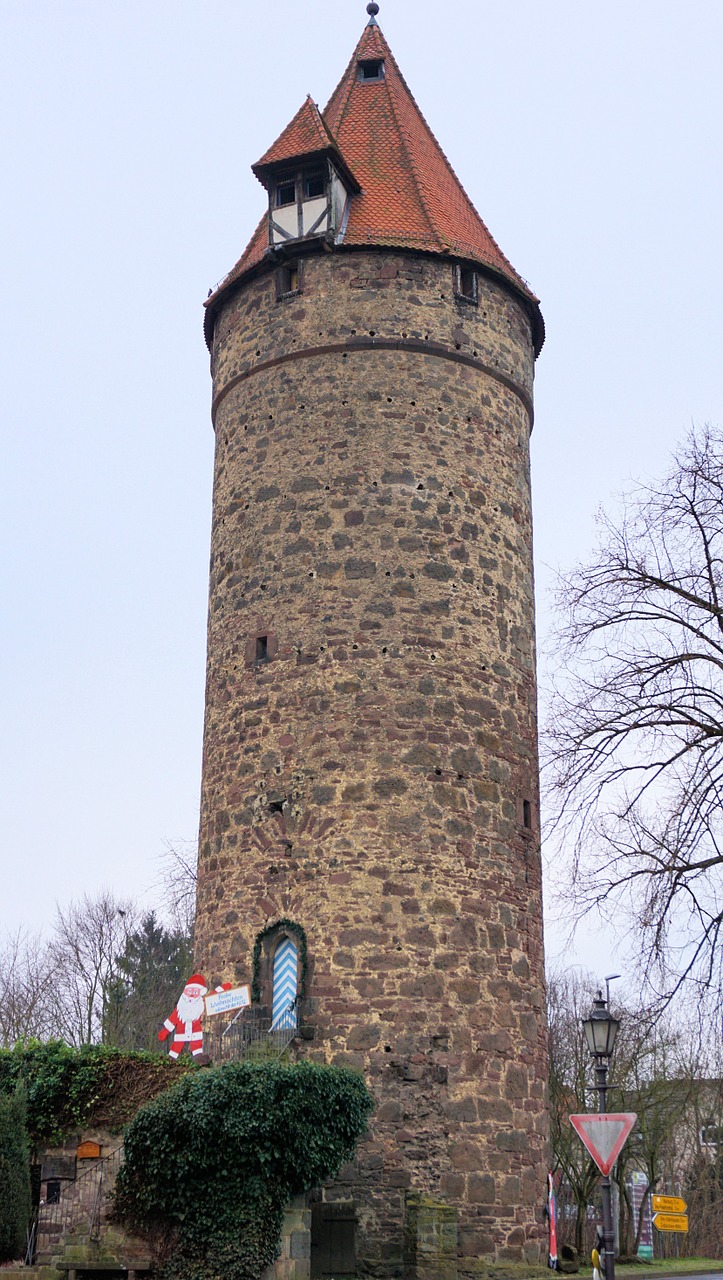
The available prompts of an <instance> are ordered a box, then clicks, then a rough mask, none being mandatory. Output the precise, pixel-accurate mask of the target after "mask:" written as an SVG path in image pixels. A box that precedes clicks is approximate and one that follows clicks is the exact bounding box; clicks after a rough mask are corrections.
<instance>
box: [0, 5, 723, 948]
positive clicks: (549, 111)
mask: <svg viewBox="0 0 723 1280" xmlns="http://www.w3.org/2000/svg"><path fill="white" fill-rule="evenodd" d="M364 10H365V4H364V2H363V0H316V2H315V3H313V4H312V3H305V4H302V3H298V2H297V0H294V2H293V3H292V0H275V3H274V4H273V5H270V4H252V3H251V0H203V2H202V0H174V2H173V3H170V0H143V3H140V2H139V0H123V3H122V4H112V3H109V2H108V0H63V2H62V3H59V0H1V3H0V121H2V124H1V125H0V135H1V138H2V146H1V151H0V155H1V156H2V170H1V171H2V176H3V180H4V181H3V187H4V196H3V199H2V203H1V205H0V241H1V243H2V247H3V251H2V266H3V269H2V273H1V274H0V288H1V289H2V311H1V313H0V314H1V315H2V325H3V336H2V344H1V346H0V358H1V360H2V373H1V376H0V420H1V421H2V429H3V433H4V437H5V444H4V449H3V461H4V465H3V467H2V469H1V477H2V478H1V481H0V483H1V484H2V493H1V495H0V519H1V520H2V602H3V606H4V610H3V613H4V618H3V625H2V661H1V662H0V698H1V700H2V709H3V717H2V723H3V733H2V739H1V741H0V750H1V751H2V761H1V762H0V778H1V779H2V795H3V805H2V826H1V830H2V839H3V845H4V849H3V870H4V875H3V879H2V886H3V888H2V894H1V895H0V927H3V926H7V927H14V926H15V925H16V924H18V923H20V922H27V923H28V924H29V925H31V926H32V927H36V928H37V927H42V926H43V925H44V924H45V923H47V922H48V921H49V920H50V918H51V917H52V914H53V908H54V902H55V900H56V899H59V900H61V901H65V900H67V899H68V898H69V897H71V896H77V895H79V894H80V893H81V892H83V891H84V890H87V891H89V892H91V893H93V892H95V891H97V890H98V889H99V888H100V887H101V886H103V885H109V886H111V887H112V888H113V889H115V890H116V891H117V892H118V893H133V894H142V893H146V892H148V891H149V890H150V889H151V886H152V885H153V882H154V880H155V879H156V877H157V874H158V865H157V859H158V856H159V854H160V853H161V852H162V850H163V847H164V842H165V841H166V840H174V839H193V838H194V836H195V834H196V827H197V813H198V803H199V776H200V756H201V729H202V715H203V685H204V662H205V625H206V593H207V564H208V550H209V546H208V544H209V529H210V503H211V466H212V445H213V437H212V431H211V425H210V420H209V399H210V381H209V376H208V360H207V353H206V350H205V347H204V343H203V337H202V332H201V323H202V308H201V303H202V301H203V299H204V298H205V296H206V293H207V292H208V288H209V286H210V285H212V284H215V283H216V281H217V280H218V279H220V278H221V277H222V276H223V275H224V274H225V272H226V271H227V270H228V269H229V268H230V267H231V266H232V265H233V263H234V262H235V261H236V259H237V258H238V256H239V255H240V253H241V250H242V249H243V247H244V246H245V244H246V241H247V240H248V238H249V236H250V234H251V232H252V230H253V228H254V227H255V225H256V222H257V219H258V217H259V216H260V214H261V212H262V210H263V207H264V195H263V192H262V190H261V188H260V187H259V185H258V183H257V182H256V180H255V179H254V177H253V175H252V174H251V172H250V168H249V166H250V165H251V163H252V162H253V161H254V160H256V159H257V158H258V156H259V155H261V154H262V152H263V151H264V150H265V149H266V147H267V146H268V144H269V143H270V142H271V141H272V140H273V139H274V138H275V137H276V136H277V134H278V133H279V132H280V131H281V129H282V128H283V127H284V125H285V124H286V123H287V122H288V120H289V119H290V118H291V116H292V115H293V114H294V112H295V111H296V110H297V108H298V107H299V106H300V104H301V102H302V100H303V98H304V96H305V94H306V93H307V92H310V93H311V94H312V96H313V98H314V99H315V101H318V102H319V103H320V104H321V105H322V106H323V105H324V103H325V102H326V100H327V98H328V96H329V94H330V92H331V90H332V89H333V87H334V85H335V84H336V82H337V80H338V79H339V77H340V76H341V74H342V72H343V70H344V68H345V66H346V63H347V61H348V59H349V57H350V55H351V52H352V49H353V47H354V45H355V43H356V41H357V39H358V37H359V35H360V34H361V30H362V27H363V25H364V23H365V22H366V14H365V11H364ZM379 20H380V22H381V25H382V27H383V30H384V32H385V35H386V36H387V38H388V40H389V41H390V44H391V46H392V48H393V50H394V52H395V54H396V57H397V60H398V61H399V63H400V65H401V68H402V70H403V72H404V74H405V76H406V78H407V80H408V82H409V84H410V87H411V89H412V91H413V93H414V94H415V96H416V98H417V101H418V102H419V104H420V107H421V109H422V111H423V112H424V114H425V116H426V117H427V119H428V121H429V123H430V124H431V126H432V128H433V130H434V132H435V133H436V135H437V137H438V139H439V141H440V142H441V144H442V146H443V148H444V149H445V151H446V152H447V154H448V156H449V157H450V159H451V161H452V164H453V165H454V167H455V169H456V171H457V173H458V175H459V177H460V178H461V180H462V182H463V184H464V185H465V187H466V189H467V191H468V192H469V194H470V195H471V197H472V199H473V201H474V203H475V204H476V206H477V208H478V210H479V211H480V213H481V215H482V217H483V218H484V219H485V221H486V222H487V224H488V226H489V228H490V230H491V231H492V233H493V235H494V236H495V237H496V238H497V240H498V241H499V243H500V244H501V246H502V248H503V250H504V251H505V253H506V254H507V256H508V257H509V258H510V259H511V261H512V262H513V264H514V265H515V267H516V268H517V269H518V270H519V271H520V272H521V273H522V274H523V275H524V276H525V277H526V278H527V279H528V280H529V281H530V282H531V284H532V285H533V287H534V288H535V290H536V291H537V293H538V294H539V296H540V298H541V299H542V308H543V312H544V315H545V319H546V323H547V333H548V338H547V342H546V344H545V347H544V349H543V352H542V355H541V358H540V360H539V362H538V374H537V390H536V410H537V419H536V427H535V432H534V436H533V448H534V460H533V466H534V470H533V478H534V493H535V511H536V552H537V573H538V588H539V594H540V630H541V632H543V633H544V631H545V629H546V627H547V622H548V619H547V616H546V605H545V587H546V583H547V581H549V576H550V575H549V570H548V566H556V565H569V564H570V562H571V560H572V559H573V558H574V557H576V556H577V555H578V554H580V555H584V554H585V552H586V550H587V549H589V547H590V544H591V541H592V537H593V525H592V517H593V514H594V512H595V510H596V508H597V506H598V505H599V504H600V502H609V501H610V498H611V494H613V493H614V492H616V491H617V490H619V489H620V487H621V486H622V484H623V483H624V482H625V480H626V479H627V478H628V477H630V476H639V475H651V474H656V473H659V472H660V471H662V470H663V469H664V467H665V465H666V460H667V454H668V452H669V450H670V449H671V448H672V447H673V445H674V444H675V442H676V441H677V440H678V439H680V437H681V436H682V435H683V434H684V433H685V432H686V431H687V429H688V427H689V425H690V424H691V422H692V421H693V420H695V421H714V422H718V423H720V422H721V421H723V405H722V391H721V368H720V367H721V294H722V293H723V288H722V285H723V278H722V277H723V268H722V266H721V261H722V258H721V244H720V241H721V232H720V224H721V209H722V208H723V199H722V196H723V192H722V190H721V187H722V185H723V180H722V177H721V174H722V172H723V170H722V168H721V156H720V138H721V123H722V121H721V115H722V113H721V99H722V98H723V90H722V88H721V86H722V83H723V78H722V77H721V69H720V50H721V39H722V37H723V6H721V5H720V2H719V0H688V3H687V4H685V5H683V4H682V3H680V0H675V2H673V0H655V2H653V0H632V2H631V0H607V3H605V4H604V5H597V6H595V5H591V4H582V3H580V0H549V2H548V3H547V4H545V3H541V2H540V0H506V2H505V3H502V0H485V2H484V3H483V2H482V0H447V2H446V3H444V4H442V3H439V4H435V3H432V0H382V3H381V12H380V15H379ZM556 936H557V935H556V934H555V933H554V932H553V933H552V934H551V948H550V949H551V950H552V951H553V952H554V950H555V949H556V947H557V945H558V944H557V942H556ZM579 954H580V957H581V958H582V959H583V960H585V961H586V962H587V963H590V964H592V965H593V966H594V967H596V968H597V969H598V971H599V972H603V971H606V970H607V967H608V964H609V961H610V948H609V946H608V944H607V943H606V942H605V941H604V940H598V941H597V943H595V944H594V945H592V944H591V945H589V946H587V947H586V946H585V945H584V944H582V943H581V944H580V950H579Z"/></svg>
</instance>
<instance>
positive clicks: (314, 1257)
mask: <svg viewBox="0 0 723 1280" xmlns="http://www.w3.org/2000/svg"><path fill="white" fill-rule="evenodd" d="M331 1276H333V1277H334V1280H344V1278H345V1277H351V1276H356V1214H355V1212H354V1204H353V1202H352V1201H341V1202H339V1203H333V1202H332V1203H328V1204H327V1203H325V1202H324V1201H319V1202H317V1203H316V1204H312V1206H311V1277H312V1280H325V1277H331Z"/></svg>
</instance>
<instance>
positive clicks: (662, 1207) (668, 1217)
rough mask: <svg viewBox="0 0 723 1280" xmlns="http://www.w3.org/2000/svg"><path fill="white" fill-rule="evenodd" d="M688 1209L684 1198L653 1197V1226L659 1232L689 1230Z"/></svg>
mask: <svg viewBox="0 0 723 1280" xmlns="http://www.w3.org/2000/svg"><path fill="white" fill-rule="evenodd" d="M687 1208H688V1206H687V1204H686V1202H685V1200H684V1199H683V1197H682V1196H653V1214H654V1217H653V1224H654V1226H655V1227H656V1228H657V1230H658V1231H683V1232H686V1231H687V1230H688V1215H687V1213H686V1209H687Z"/></svg>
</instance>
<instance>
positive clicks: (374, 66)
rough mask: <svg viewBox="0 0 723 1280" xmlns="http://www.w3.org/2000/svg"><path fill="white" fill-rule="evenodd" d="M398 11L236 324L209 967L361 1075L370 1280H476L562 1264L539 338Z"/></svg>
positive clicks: (277, 212) (261, 233) (210, 307)
mask: <svg viewBox="0 0 723 1280" xmlns="http://www.w3.org/2000/svg"><path fill="white" fill-rule="evenodd" d="M377 10H378V6H377V5H376V4H373V3H372V4H370V5H369V7H368V12H369V13H370V14H371V19H370V22H369V24H368V26H367V27H366V29H365V30H364V32H363V34H362V37H361V40H360V41H359V44H358V46H357V48H356V50H355V51H354V54H353V56H352V59H351V62H350V63H349V66H348V67H347V69H346V71H345V72H344V75H343V77H342V79H341V81H340V83H339V85H338V87H337V89H336V90H335V92H334V93H333V95H332V98H331V100H330V102H329V104H328V106H327V107H326V109H325V110H324V111H323V112H320V111H319V110H318V108H317V107H316V106H315V105H314V103H313V102H312V101H311V99H307V101H306V102H305V103H304V104H303V106H302V107H301V109H300V111H299V112H298V114H297V115H296V116H295V117H294V119H293V120H292V121H291V123H290V124H289V126H288V127H287V129H286V130H285V131H284V132H283V133H282V134H281V136H280V138H279V139H278V140H277V141H276V142H275V143H274V145H273V146H272V147H270V149H269V150H268V151H267V152H266V154H265V155H264V156H263V157H262V159H261V160H259V161H258V163H257V164H255V165H254V166H253V168H254V172H255V174H256V176H257V177H258V178H259V180H260V182H261V183H262V185H263V186H264V187H265V188H266V190H267V192H268V208H267V211H266V212H265V213H264V216H263V218H262V219H261V223H260V224H259V227H258V228H257V230H256V232H255V234H254V236H253V238H252V239H251V242H250V244H249V245H248V248H247V249H246V251H245V252H244V254H243V255H242V257H241V258H240V260H239V262H238V263H237V265H236V266H235V267H234V268H233V270H232V271H231V272H230V274H229V275H228V276H227V277H226V279H225V280H224V281H223V283H222V284H221V285H220V287H219V288H218V290H217V291H216V292H215V293H214V294H213V295H212V296H211V297H210V298H209V300H208V303H207V309H206V331H207V338H208V342H209V346H210V348H211V352H212V372H213V410H212V415H213V422H214V427H215V432H216V462H215V483H214V506H213V534H212V555H211V587H210V611H209V631H208V677H207V692H206V724H205V741H204V762H203V793H202V814H201V837H200V854H199V880H198V923H197V959H198V963H199V965H200V966H202V967H203V968H204V971H206V972H207V976H208V977H209V978H210V979H213V981H214V982H215V981H216V980H220V979H231V980H239V981H249V980H251V978H252V977H253V980H254V984H255V997H256V1000H257V1001H258V1002H259V1005H260V1007H261V1011H262V1013H265V1014H266V1015H267V1016H268V1018H269V1020H270V1022H273V1025H274V1026H275V1027H276V1028H278V1027H283V1026H285V1025H286V1026H289V1027H290V1029H293V1028H294V1027H298V1035H297V1037H296V1039H295V1040H294V1041H293V1044H292V1049H291V1052H293V1053H297V1054H302V1053H303V1054H306V1055H308V1056H310V1057H313V1058H316V1059H318V1060H322V1061H327V1062H336V1063H347V1064H351V1065H353V1066H356V1067H358V1068H360V1069H361V1070H362V1071H363V1072H364V1073H365V1076H366V1078H367V1080H368V1082H369V1083H370V1085H371V1087H372V1089H373V1091H374V1093H375V1095H376V1097H377V1104H378V1105H377V1109H376V1112H375V1115H374V1118H373V1123H372V1129H371V1132H370V1135H369V1137H368V1139H367V1140H366V1141H365V1143H364V1145H363V1147H362V1148H361V1149H360V1152H359V1155H358V1159H357V1160H356V1161H355V1163H354V1165H353V1167H349V1168H347V1169H345V1170H344V1171H343V1173H342V1176H341V1177H340V1179H339V1180H337V1181H336V1182H335V1183H334V1184H333V1185H331V1186H329V1187H327V1188H325V1189H324V1190H323V1193H320V1197H321V1199H320V1203H321V1204H322V1206H323V1205H329V1204H333V1205H334V1206H335V1208H336V1210H338V1214H337V1216H338V1218H339V1220H340V1221H341V1220H343V1219H344V1216H345V1214H346V1221H347V1228H346V1229H347V1231H349V1230H351V1231H352V1232H353V1233H355V1239H356V1255H357V1263H356V1265H357V1266H358V1268H359V1271H360V1273H362V1274H364V1273H372V1274H374V1275H379V1276H382V1275H389V1276H394V1275H401V1274H403V1273H404V1274H406V1275H414V1274H420V1275H421V1274H422V1273H423V1271H424V1266H423V1256H427V1255H428V1254H429V1250H430V1249H431V1250H432V1253H433V1252H434V1249H435V1248H438V1249H439V1250H441V1252H442V1253H444V1251H445V1248H447V1251H448V1252H449V1251H450V1250H451V1251H452V1253H454V1252H455V1251H457V1252H458V1254H459V1267H460V1271H459V1274H460V1275H462V1274H464V1266H465V1260H466V1265H467V1266H468V1270H469V1268H471V1269H472V1270H470V1271H469V1274H472V1271H473V1270H474V1260H476V1259H489V1258H498V1259H502V1258H504V1259H523V1258H525V1259H528V1260H532V1259H537V1258H538V1257H540V1256H542V1253H543V1243H544V1237H545V1229H544V1226H543V1223H542V1217H541V1212H540V1208H541V1205H542V1204H543V1202H544V1194H545V1163H544V1161H545V1137H546V1112H545V1097H544V1092H545V1074H546V1058H545V1021H544V984H543V949H542V903H541V885H540V856H539V825H538V767H537V744H536V720H535V716H536V710H535V707H536V700H535V653H534V614H533V580H532V531H531V516H530V475H529V448H528V445H529V435H530V430H531V426H532V380H533V363H534V357H535V355H536V353H537V351H539V348H540V346H541V344H542V339H543V325H542V318H541V315H540V311H539V307H538V303H537V300H536V298H535V297H534V295H533V294H532V293H531V291H530V289H529V288H528V286H527V285H526V284H525V283H524V281H523V280H522V279H521V278H520V276H518V275H517V273H516V272H515V270H514V269H513V268H512V266H511V265H510V263H509V262H508V261H507V259H506V258H505V257H504V255H503V254H502V252H501V251H500V249H499V248H498V246H497V244H496V243H495V241H494V240H493V239H492V237H491V235H490V234H489V232H488V231H487V229H486V227H485V225H484V224H483V222H482V221H481V219H480V217H479V216H478V214H477V213H476V211H475V209H474V208H473V206H472V204H471V203H470V201H469V199H468V197H467V196H466V194H465V192H464V191H463V189H462V187H461V185H460V183H459V181H458V179H457V177H456V176H455V174H454V173H453V171H452V169H451V167H450V165H449V163H448V161H447V160H446V158H445V156H444V154H443V152H442V151H441V149H440V147H439V145H438V143H437V142H436V140H435V139H434V137H433V135H432V133H431V132H430V129H429V127H428V126H427V124H426V122H425V120H424V119H423V117H422V115H421V113H420V111H419V108H418V107H417V105H416V103H415V101H414V98H413V97H412V95H411V93H410V91H409V89H408V88H407V85H406V84H405V81H404V79H403V77H402V75H401V73H400V71H399V68H398V67H397V64H396V62H395V60H394V58H393V56H392V53H391V51H390V49H389V46H388V44H387V42H386V40H385V38H384V36H383V35H382V32H381V30H380V28H379V26H378V24H377V22H376V18H375V14H376V12H377ZM345 1206H346V1207H345ZM317 1209H318V1206H317ZM430 1215H431V1216H430ZM330 1216H331V1217H332V1218H333V1216H334V1215H333V1213H331V1211H330ZM352 1218H353V1222H351V1226H349V1222H350V1221H351V1219H352ZM317 1219H318V1220H319V1221H322V1220H323V1219H324V1215H323V1212H321V1217H319V1213H318V1212H317ZM455 1223H456V1227H455ZM425 1224H426V1225H425ZM430 1224H431V1225H430ZM321 1229H322V1228H319V1230H321ZM455 1230H456V1244H455V1243H454V1241H455ZM435 1241H436V1244H435ZM445 1241H446V1244H445ZM450 1241H451V1242H452V1243H451V1244H450ZM312 1244H313V1242H312ZM425 1250H426V1251H427V1254H426V1255H425ZM315 1265H316V1270H317V1273H318V1274H324V1271H323V1264H322V1263H321V1262H319V1261H318V1259H317V1263H316V1264H315ZM440 1265H441V1263H440ZM455 1265H456V1264H454V1262H453V1261H449V1267H450V1268H452V1269H451V1270H448V1271H447V1272H445V1275H447V1274H449V1275H452V1274H455V1271H454V1267H455ZM415 1267H416V1268H417V1270H415ZM435 1274H436V1273H435ZM440 1274H441V1273H440Z"/></svg>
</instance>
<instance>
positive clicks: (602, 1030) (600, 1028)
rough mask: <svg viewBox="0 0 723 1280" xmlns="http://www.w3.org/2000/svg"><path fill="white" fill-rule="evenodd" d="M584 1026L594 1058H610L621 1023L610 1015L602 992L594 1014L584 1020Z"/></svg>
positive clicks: (594, 1007)
mask: <svg viewBox="0 0 723 1280" xmlns="http://www.w3.org/2000/svg"><path fill="white" fill-rule="evenodd" d="M582 1026H583V1030H584V1032H585V1039H586V1041H587V1047H588V1049H589V1050H590V1053H591V1054H592V1056H593V1058H609V1057H610V1056H611V1054H612V1051H613V1049H614V1048H615V1037H616V1036H617V1034H618V1027H619V1026H620V1022H619V1020H618V1019H617V1018H614V1017H613V1016H612V1014H611V1013H610V1010H609V1009H608V1006H607V1002H606V1001H605V1000H603V994H602V991H598V993H597V998H596V1000H595V1002H594V1004H593V1007H592V1013H591V1014H590V1016H589V1018H585V1019H584V1020H583V1024H582Z"/></svg>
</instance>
